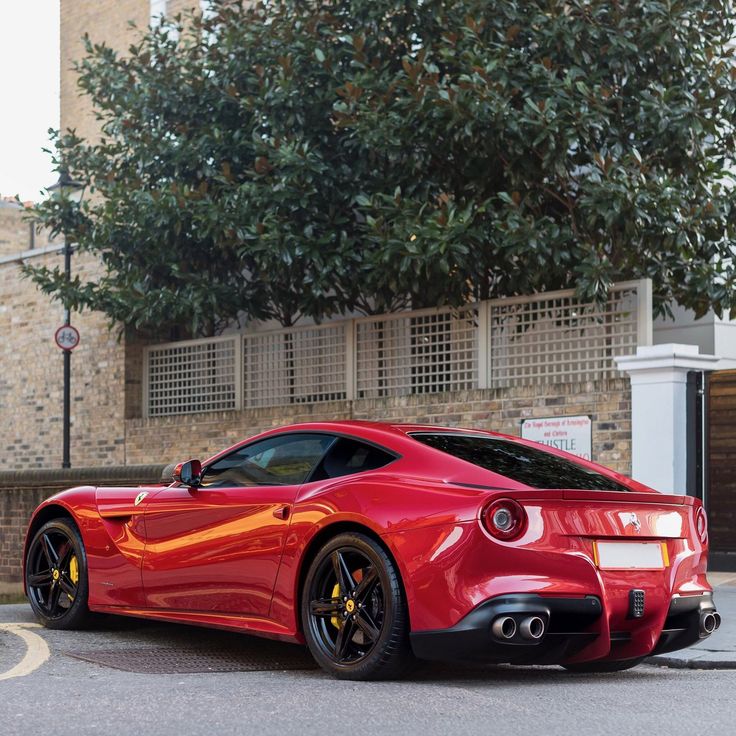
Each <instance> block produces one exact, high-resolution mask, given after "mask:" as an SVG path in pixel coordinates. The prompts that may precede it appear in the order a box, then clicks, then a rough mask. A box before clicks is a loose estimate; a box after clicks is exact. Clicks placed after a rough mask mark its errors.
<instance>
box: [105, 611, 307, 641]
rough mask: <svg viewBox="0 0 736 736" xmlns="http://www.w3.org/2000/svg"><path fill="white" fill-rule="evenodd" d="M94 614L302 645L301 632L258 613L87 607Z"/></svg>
mask: <svg viewBox="0 0 736 736" xmlns="http://www.w3.org/2000/svg"><path fill="white" fill-rule="evenodd" d="M90 610H92V611H94V612H95V613H108V614H112V615H114V616H132V617H134V618H147V619H154V620H156V621H169V622H171V623H177V624H190V625H192V626H204V627H206V628H213V629H225V630H227V631H241V632H243V633H247V634H252V635H254V636H262V637H265V638H266V639H277V640H278V641H285V642H292V643H298V644H303V643H304V638H303V637H302V635H301V633H300V632H295V631H290V630H289V629H287V628H286V627H285V626H282V625H281V624H278V623H276V622H275V621H271V620H270V619H267V618H260V617H258V616H243V615H240V614H237V613H217V612H214V611H175V610H171V609H166V608H132V607H127V606H90Z"/></svg>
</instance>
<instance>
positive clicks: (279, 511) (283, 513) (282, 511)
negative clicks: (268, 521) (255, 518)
mask: <svg viewBox="0 0 736 736" xmlns="http://www.w3.org/2000/svg"><path fill="white" fill-rule="evenodd" d="M273 515H274V516H275V517H276V518H277V519H281V521H286V520H287V519H288V518H289V506H288V505H287V506H279V507H278V508H276V509H274V510H273Z"/></svg>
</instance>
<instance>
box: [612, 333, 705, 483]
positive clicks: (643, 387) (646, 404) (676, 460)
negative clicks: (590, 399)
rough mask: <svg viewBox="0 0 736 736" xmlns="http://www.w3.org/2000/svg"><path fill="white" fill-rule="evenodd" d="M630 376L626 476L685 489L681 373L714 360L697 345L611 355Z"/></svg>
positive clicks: (684, 384) (650, 347)
mask: <svg viewBox="0 0 736 736" xmlns="http://www.w3.org/2000/svg"><path fill="white" fill-rule="evenodd" d="M615 360H616V364H617V365H618V369H619V370H621V371H625V372H626V373H628V374H629V376H630V378H631V475H632V477H633V478H634V479H635V480H638V481H640V482H641V483H644V484H645V485H648V486H651V487H652V488H654V489H656V490H658V491H663V492H665V493H679V494H684V493H685V492H686V487H687V374H688V372H689V371H712V370H714V369H715V368H716V364H717V363H718V362H719V358H717V357H716V356H715V355H700V354H699V348H698V346H697V345H680V344H674V343H670V344H667V345H648V346H644V347H639V348H637V351H636V355H625V356H621V357H618V358H615Z"/></svg>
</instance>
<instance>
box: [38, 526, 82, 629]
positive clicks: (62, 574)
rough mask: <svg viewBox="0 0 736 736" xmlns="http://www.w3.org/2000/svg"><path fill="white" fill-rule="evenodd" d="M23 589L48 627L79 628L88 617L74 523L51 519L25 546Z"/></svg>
mask: <svg viewBox="0 0 736 736" xmlns="http://www.w3.org/2000/svg"><path fill="white" fill-rule="evenodd" d="M26 591H27V594H28V600H29V601H30V603H31V608H32V609H33V612H34V613H35V614H36V616H37V618H38V619H39V621H40V622H41V623H42V624H43V625H44V626H46V627H48V628H50V629H76V628H81V627H82V626H84V625H85V623H87V621H88V619H89V609H88V608H87V593H88V583H87V556H86V554H85V551H84V544H83V543H82V538H81V537H80V535H79V532H78V530H77V529H76V527H75V526H74V524H73V523H72V522H71V521H70V520H68V519H63V518H62V519H54V520H52V521H49V522H48V523H46V524H44V525H43V526H42V527H41V528H40V529H39V530H38V531H37V532H36V534H35V536H34V537H33V539H32V540H31V543H30V545H29V546H28V555H27V557H26Z"/></svg>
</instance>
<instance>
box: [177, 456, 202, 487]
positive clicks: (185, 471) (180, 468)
mask: <svg viewBox="0 0 736 736" xmlns="http://www.w3.org/2000/svg"><path fill="white" fill-rule="evenodd" d="M171 475H172V477H173V478H174V480H175V481H176V482H177V483H183V484H184V485H185V486H189V487H190V488H196V487H197V486H198V485H199V484H200V483H201V482H202V463H201V462H199V460H187V461H186V462H185V463H179V464H178V465H177V466H176V467H175V468H174V472H173V473H172V474H171Z"/></svg>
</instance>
